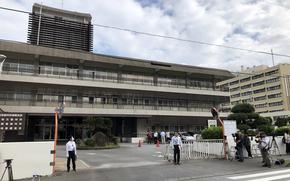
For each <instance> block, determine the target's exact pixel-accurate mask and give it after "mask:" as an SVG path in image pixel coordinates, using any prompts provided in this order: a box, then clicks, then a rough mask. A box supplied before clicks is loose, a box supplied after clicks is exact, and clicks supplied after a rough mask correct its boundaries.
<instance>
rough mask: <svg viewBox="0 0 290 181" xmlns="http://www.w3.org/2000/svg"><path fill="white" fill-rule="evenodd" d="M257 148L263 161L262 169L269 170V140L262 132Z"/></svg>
mask: <svg viewBox="0 0 290 181" xmlns="http://www.w3.org/2000/svg"><path fill="white" fill-rule="evenodd" d="M258 143H259V144H258V148H259V149H260V150H261V155H262V158H263V161H264V165H263V167H269V168H271V161H270V158H269V149H270V139H269V137H267V135H266V134H265V133H264V132H261V133H260V139H259V140H258Z"/></svg>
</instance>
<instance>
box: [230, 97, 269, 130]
mask: <svg viewBox="0 0 290 181" xmlns="http://www.w3.org/2000/svg"><path fill="white" fill-rule="evenodd" d="M231 112H232V114H230V115H229V116H228V117H227V119H228V120H236V121H237V126H238V128H239V129H241V130H242V131H244V132H246V131H247V129H257V128H258V127H261V125H271V120H269V118H264V117H261V116H260V115H259V114H258V113H255V108H254V107H253V106H252V105H251V104H248V103H242V104H236V105H235V106H234V107H233V108H232V109H231Z"/></svg>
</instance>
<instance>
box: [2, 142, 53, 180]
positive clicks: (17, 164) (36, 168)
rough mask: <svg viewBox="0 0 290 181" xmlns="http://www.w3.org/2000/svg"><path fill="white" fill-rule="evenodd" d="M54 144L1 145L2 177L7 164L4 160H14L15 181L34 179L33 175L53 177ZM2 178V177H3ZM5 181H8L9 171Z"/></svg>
mask: <svg viewBox="0 0 290 181" xmlns="http://www.w3.org/2000/svg"><path fill="white" fill-rule="evenodd" d="M53 145H54V142H52V141H49V142H11V143H0V162H1V165H0V174H1V176H2V174H3V172H4V169H5V166H6V164H5V163H3V161H4V159H13V160H12V170H13V178H14V179H22V178H28V177H32V176H33V175H51V174H52V166H50V162H52V161H53V154H51V153H50V151H51V150H53ZM1 176H0V177H1ZM4 180H8V176H7V171H6V174H5V176H4V179H3V181H4Z"/></svg>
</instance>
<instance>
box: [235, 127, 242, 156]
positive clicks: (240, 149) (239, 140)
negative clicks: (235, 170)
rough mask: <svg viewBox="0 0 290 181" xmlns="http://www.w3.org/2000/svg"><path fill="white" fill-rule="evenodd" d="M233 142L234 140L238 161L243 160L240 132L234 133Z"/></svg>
mask: <svg viewBox="0 0 290 181" xmlns="http://www.w3.org/2000/svg"><path fill="white" fill-rule="evenodd" d="M235 136H236V137H235V142H236V149H237V158H238V161H239V162H243V161H244V155H243V135H242V133H240V132H238V133H237V134H236V135H235Z"/></svg>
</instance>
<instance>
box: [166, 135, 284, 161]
mask: <svg viewBox="0 0 290 181" xmlns="http://www.w3.org/2000/svg"><path fill="white" fill-rule="evenodd" d="M269 138H270V141H271V142H272V141H273V137H272V136H270V137H269ZM275 141H276V143H277V144H274V142H273V144H271V145H272V147H271V149H270V151H269V153H270V154H271V155H283V154H286V152H285V149H286V146H285V144H283V143H282V136H278V137H275ZM227 142H228V147H227V148H226V149H228V154H229V155H228V157H232V158H233V157H234V156H235V152H236V149H235V142H234V140H233V138H228V140H227ZM251 151H252V155H253V156H254V157H257V156H261V153H260V150H259V148H258V144H257V143H256V142H255V138H253V139H252V140H251ZM163 152H164V153H163V154H164V157H165V158H166V159H168V160H172V159H173V148H172V147H171V146H170V145H169V144H166V145H165V150H164V151H163ZM244 156H245V157H247V156H248V153H247V152H246V149H244ZM213 158H224V150H223V140H222V139H217V140H197V141H192V142H185V141H183V146H182V149H181V152H180V159H181V160H186V159H213Z"/></svg>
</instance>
